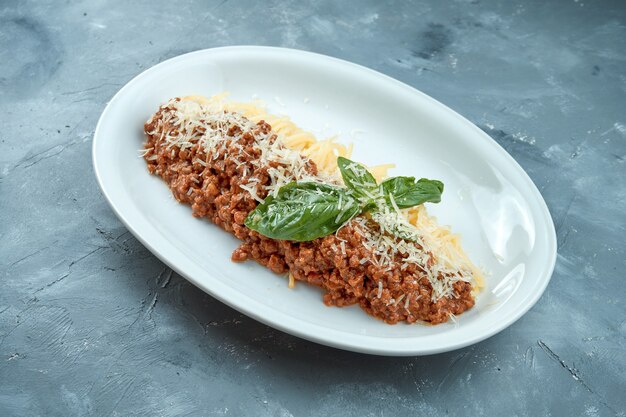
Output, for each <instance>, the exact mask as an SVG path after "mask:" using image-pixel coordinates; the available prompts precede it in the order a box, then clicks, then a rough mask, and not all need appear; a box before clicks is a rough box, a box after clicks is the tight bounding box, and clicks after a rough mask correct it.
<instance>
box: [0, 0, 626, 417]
mask: <svg viewBox="0 0 626 417" xmlns="http://www.w3.org/2000/svg"><path fill="white" fill-rule="evenodd" d="M234 44H262V45H275V46H285V47H291V48H300V49H305V50H310V51H315V52H320V53H324V54H328V55H332V56H336V57H340V58H343V59H347V60H350V61H354V62H357V63H359V64H363V65H366V66H368V67H370V68H373V69H375V70H378V71H381V72H383V73H385V74H388V75H390V76H392V77H395V78H397V79H399V80H401V81H403V82H406V83H408V84H410V85H412V86H414V87H416V88H418V89H420V90H422V91H424V92H426V93H427V94H429V95H431V96H433V97H435V98H437V99H438V100H440V101H442V102H443V103H446V104H447V105H449V106H450V107H452V108H453V109H455V110H457V111H458V112H460V113H461V114H463V115H465V116H466V117H468V118H469V119H470V120H472V121H473V122H475V123H476V124H477V125H478V126H480V127H481V128H482V129H484V130H485V131H486V132H487V133H488V134H489V135H491V136H492V137H493V138H494V140H496V141H497V142H498V143H500V144H501V145H502V146H504V147H505V148H506V149H507V150H508V151H509V152H510V153H511V154H512V155H513V157H515V159H516V160H517V161H519V163H520V164H521V165H522V166H523V167H524V168H525V169H526V170H527V172H528V173H529V174H530V176H531V177H532V179H533V180H534V181H535V183H536V184H537V186H538V188H539V189H540V190H541V192H542V193H543V196H544V197H545V199H546V201H547V203H548V206H549V208H550V210H551V212H552V215H553V217H554V221H555V224H556V227H557V231H558V241H559V255H558V262H557V266H556V270H555V273H554V276H553V278H552V282H551V283H550V286H549V287H548V289H547V291H546V293H545V294H544V296H543V298H542V299H541V300H540V301H539V303H538V304H537V305H536V306H535V307H534V308H533V309H532V310H531V311H530V312H529V313H528V314H527V315H526V316H524V317H523V318H522V319H521V320H520V321H519V322H517V323H516V324H515V325H513V326H511V327H510V328H509V329H507V330H505V331H503V332H502V333H500V334H498V335H497V336H494V337H492V338H490V339H489V340H486V341H484V342H482V343H479V344H477V345H475V346H472V347H468V348H466V349H462V350H459V351H456V352H451V353H448V354H442V355H436V356H431V357H422V358H384V357H375V356H367V355H359V354H354V353H349V352H343V351H339V350H335V349H332V348H327V347H323V346H319V345H316V344H313V343H309V342H306V341H303V340H300V339H297V338H295V337H292V336H289V335H286V334H283V333H281V332H279V331H275V330H273V329H271V328H268V327H266V326H264V325H261V324H259V323H257V322H255V321H253V320H251V319H249V318H247V317H244V316H242V315H240V314H239V313H238V312H236V311H234V310H232V309H230V308H228V307H226V306H224V305H222V304H221V303H219V302H217V301H215V300H213V299H212V298H211V297H209V296H207V295H205V294H204V293H202V292H201V291H199V290H198V289H196V288H194V287H193V286H192V285H190V284H189V283H187V282H186V281H185V280H184V279H182V278H181V277H179V276H177V275H176V274H172V273H171V272H170V271H169V270H168V269H167V268H165V267H164V265H163V264H162V263H161V262H159V261H158V260H157V259H156V258H155V257H154V256H152V255H151V254H150V253H149V252H148V251H147V250H146V249H145V248H144V247H143V246H142V245H141V244H140V243H139V242H138V241H137V240H135V239H134V238H133V237H132V236H131V235H130V234H129V233H128V232H127V231H126V229H125V228H124V227H123V226H122V224H121V223H120V222H119V221H118V220H117V219H116V218H115V216H114V215H113V213H112V212H111V210H110V209H109V208H108V206H107V204H106V202H105V201H104V198H103V197H102V195H101V194H100V192H99V190H98V187H97V185H96V181H95V178H94V175H93V173H92V167H91V140H92V135H93V131H94V127H95V124H96V122H97V120H98V117H99V116H100V113H101V111H102V110H103V108H104V106H105V104H106V102H107V101H108V100H109V99H110V98H111V97H112V95H113V94H114V93H115V92H116V91H117V90H118V89H119V88H120V87H121V86H122V85H124V84H125V83H126V82H127V81H128V80H130V79H131V78H132V77H133V76H135V75H136V74H138V73H139V72H141V71H142V70H144V69H146V68H148V67H150V66H152V65H154V64H156V63H158V62H160V61H162V60H164V59H166V58H170V57H173V56H176V55H179V54H181V53H184V52H189V51H193V50H196V49H202V48H210V47H215V46H223V45H234ZM625 68H626V3H624V2H620V1H614V2H608V1H593V0H573V1H548V2H544V1H529V2H520V1H512V2H508V1H507V2H497V1H492V0H487V1H483V0H474V1H457V2H439V1H434V0H430V1H426V2H415V3H409V2H389V3H388V4H383V2H377V1H373V0H369V1H363V2H357V1H354V2H336V1H317V2H311V3H310V4H305V2H296V1H285V2H274V1H270V2H249V1H234V0H232V1H220V2H216V1H207V2H200V1H196V2H190V3H188V4H184V5H183V4H179V2H175V1H169V2H165V1H136V2H127V1H119V0H118V1H109V2H89V1H63V2H61V1H57V2H54V1H17V0H4V1H2V2H1V3H0V114H1V116H0V120H1V122H2V126H1V129H0V140H1V142H0V416H34V415H54V416H82V415H98V416H106V415H113V416H133V415H154V416H180V415H189V416H196V415H207V416H221V415H232V416H240V415H251V416H330V415H332V416H404V415H407V416H409V415H410V416H418V415H427V416H430V417H436V416H447V415H457V416H458V415H466V416H482V415H485V416H487V415H493V416H577V415H583V416H589V417H595V416H611V415H621V416H624V415H626V381H625V374H626V360H625V358H626V351H625V347H626V338H625V333H626V313H625V304H624V298H625V295H626V291H625V290H624V285H625V284H626V283H625V274H624V269H625V267H626V264H625V260H626V247H625V244H624V234H625V232H626V230H625V223H626V186H625V182H626V165H625V160H626V69H625Z"/></svg>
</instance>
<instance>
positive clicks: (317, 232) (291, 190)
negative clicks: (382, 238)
mask: <svg viewBox="0 0 626 417" xmlns="http://www.w3.org/2000/svg"><path fill="white" fill-rule="evenodd" d="M337 165H338V166H339V171H340V172H341V176H342V178H343V181H344V183H345V184H346V188H340V187H336V186H332V185H327V184H319V183H315V182H292V183H289V184H287V185H285V186H283V187H281V188H280V189H279V190H278V193H277V195H276V196H275V197H272V196H270V197H268V198H266V199H265V201H264V202H263V203H261V204H259V205H258V206H257V207H256V208H255V209H254V210H253V211H252V212H251V213H250V214H249V215H248V217H247V218H246V221H245V225H246V226H247V227H248V228H250V229H252V230H256V231H257V232H259V233H260V234H262V235H264V236H267V237H269V238H272V239H279V240H294V241H299V242H304V241H309V240H313V239H317V238H319V237H323V236H328V235H330V234H332V233H334V232H336V231H337V230H338V229H339V228H340V227H341V226H342V225H343V224H345V223H346V222H348V221H349V220H351V219H352V218H354V217H355V216H357V215H359V214H362V213H364V212H368V211H372V212H380V210H381V205H386V206H388V207H390V208H393V206H394V204H395V206H397V207H398V208H400V209H402V208H408V207H413V206H417V205H420V204H423V203H425V202H431V203H438V202H439V201H441V193H442V192H443V183H442V182H441V181H437V180H429V179H426V178H421V179H420V180H418V181H415V178H413V177H393V178H389V179H387V180H385V181H383V183H382V184H377V183H376V179H375V178H374V176H373V175H372V174H371V173H370V172H369V171H368V170H367V169H366V168H365V167H364V166H363V165H361V164H359V163H357V162H354V161H351V160H349V159H347V158H343V157H339V158H338V159H337ZM394 234H396V233H394ZM397 235H398V237H401V238H404V236H403V235H402V234H400V233H398V234H397Z"/></svg>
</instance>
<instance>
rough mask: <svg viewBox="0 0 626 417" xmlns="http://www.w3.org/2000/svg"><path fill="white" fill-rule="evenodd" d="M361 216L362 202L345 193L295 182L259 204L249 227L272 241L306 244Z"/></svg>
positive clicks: (312, 184)
mask: <svg viewBox="0 0 626 417" xmlns="http://www.w3.org/2000/svg"><path fill="white" fill-rule="evenodd" d="M360 212H361V207H360V206H359V202H358V201H357V200H356V199H355V198H354V197H352V196H351V195H349V194H348V193H346V191H345V190H344V189H341V188H337V187H333V186H330V185H325V184H318V183H314V182H301V183H296V182H292V183H289V184H287V185H285V186H283V187H281V188H280V190H279V191H278V194H277V196H276V197H275V198H272V197H268V198H267V199H266V200H265V202H263V203H262V204H259V205H258V206H257V207H256V208H255V209H254V210H253V211H252V212H251V213H250V214H249V215H248V217H247V218H246V221H245V225H246V226H247V227H248V228H250V229H252V230H256V231H257V232H259V233H261V234H262V235H264V236H267V237H269V238H272V239H279V240H295V241H299V242H304V241H309V240H313V239H317V238H318V237H323V236H328V235H330V234H332V233H334V232H335V231H337V229H339V228H340V227H341V226H342V225H343V224H344V223H345V222H347V221H348V220H350V219H351V218H352V217H354V216H356V215H357V214H359V213H360Z"/></svg>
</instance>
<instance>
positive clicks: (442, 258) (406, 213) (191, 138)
mask: <svg viewBox="0 0 626 417" xmlns="http://www.w3.org/2000/svg"><path fill="white" fill-rule="evenodd" d="M226 96H227V94H226V93H223V94H219V95H216V96H213V97H211V98H205V97H201V96H189V97H184V98H182V99H173V100H170V101H169V102H168V103H167V104H165V105H164V106H162V107H161V109H162V110H167V109H170V111H163V112H162V118H161V119H159V120H158V123H157V127H156V128H155V131H153V132H148V133H150V134H152V135H154V134H155V133H158V134H160V135H161V139H162V140H164V141H165V142H166V143H167V147H168V148H173V147H174V146H176V147H178V148H180V150H185V149H188V148H191V147H192V146H194V145H195V144H196V143H199V144H200V145H201V146H202V147H203V148H204V150H205V151H206V154H207V158H209V157H213V158H217V157H218V156H220V155H223V156H230V157H232V158H234V160H235V161H237V155H242V153H245V152H246V151H245V149H243V147H242V146H241V145H239V144H238V143H236V141H226V140H224V138H225V137H226V136H227V131H228V129H229V128H230V127H231V126H233V125H237V126H239V127H240V129H241V132H240V133H239V134H238V135H241V134H243V133H245V132H246V131H250V130H252V129H253V128H254V127H255V125H256V123H258V122H259V121H261V120H264V121H266V122H267V123H268V124H270V125H271V127H272V130H271V131H270V132H269V133H268V134H267V135H266V137H258V135H257V138H256V139H257V140H255V141H254V143H253V145H252V146H253V148H254V149H255V150H257V151H259V152H260V158H259V159H258V160H254V161H253V162H252V163H253V164H255V165H256V166H259V167H262V166H266V167H267V166H269V167H270V168H268V169H267V174H268V176H269V177H270V181H271V184H270V185H268V186H266V187H265V189H266V190H267V191H268V195H274V196H275V195H276V194H277V193H278V190H279V189H280V188H281V187H282V186H283V185H286V184H288V183H290V182H292V181H314V182H323V183H330V184H335V185H338V184H341V183H342V180H341V176H340V174H339V172H338V168H337V157H338V156H344V157H349V156H350V154H351V152H352V145H349V146H345V145H342V144H340V143H337V142H336V138H335V137H331V138H328V139H325V140H320V141H318V140H317V139H316V138H315V136H314V135H313V134H312V133H310V132H307V131H304V130H302V129H300V128H299V127H298V126H296V124H295V123H293V122H292V121H291V120H290V119H289V118H288V117H285V116H283V117H278V116H273V115H270V114H268V113H267V112H266V111H265V109H264V108H263V106H262V104H261V103H260V102H258V101H257V102H253V103H239V102H234V101H226V100H225V98H226ZM172 109H173V110H172ZM150 121H151V120H150ZM150 121H149V122H150ZM165 124H170V125H171V126H173V127H174V128H173V129H164V128H163V126H164V125H165ZM274 134H276V135H277V138H276V139H275V140H273V141H272V140H270V137H271V136H272V135H274ZM238 135H236V137H237V136H238ZM148 151H149V149H148V150H145V151H144V152H148ZM172 152H174V149H172ZM309 160H312V161H313V162H315V164H316V165H317V167H318V170H319V172H318V175H316V176H313V175H311V174H310V173H309V170H308V169H307V163H308V161H309ZM194 162H197V163H199V164H201V165H204V166H206V162H205V161H202V160H201V159H199V158H196V159H195V160H194ZM272 163H274V164H272ZM276 163H278V164H276ZM392 167H393V165H391V164H386V165H380V166H377V167H369V168H368V169H369V170H370V172H372V174H373V175H374V176H375V178H376V180H377V181H379V182H380V181H381V180H382V179H384V178H385V177H386V176H387V170H388V169H390V168H392ZM348 169H350V167H348ZM246 174H247V175H250V174H251V173H245V172H244V175H243V176H244V177H247V183H246V184H241V185H240V187H241V188H242V189H243V190H245V191H247V192H248V193H249V194H250V196H251V197H252V198H254V199H255V200H257V201H259V202H263V201H264V200H263V199H262V198H261V197H260V196H259V195H258V191H259V190H258V183H259V182H260V180H259V179H258V178H255V177H253V176H247V175H246ZM362 185H363V186H364V187H365V186H368V187H371V186H375V184H362ZM190 191H191V190H190ZM364 192H365V190H364ZM370 194H371V193H370ZM368 197H370V198H372V199H374V200H380V199H381V198H384V197H383V196H382V195H368ZM391 203H392V206H393V207H391V208H390V207H388V205H387V204H380V205H379V208H380V210H378V211H376V212H374V213H371V214H367V215H365V216H358V217H356V218H354V219H353V220H352V224H353V226H354V227H355V230H357V232H358V233H360V234H361V235H363V236H364V238H365V240H364V242H363V245H364V246H365V247H366V249H368V250H370V251H371V253H372V256H371V258H369V259H368V258H363V259H361V260H360V261H359V263H360V264H361V265H364V264H366V263H368V262H371V263H372V264H374V265H376V266H378V267H381V268H383V269H384V270H389V271H390V270H392V269H393V268H394V267H399V268H400V270H402V271H404V270H406V269H407V268H408V267H409V266H410V265H414V266H415V268H416V269H419V270H420V271H421V272H422V273H423V274H424V275H425V276H426V277H427V278H428V281H429V283H430V285H431V287H432V297H431V298H432V301H433V302H436V301H437V300H439V299H441V298H443V297H454V296H455V292H454V287H453V285H454V283H455V282H458V281H465V282H471V283H472V284H473V290H474V292H477V291H478V290H479V289H480V288H482V287H483V286H484V280H483V273H482V271H481V270H480V269H479V268H478V267H476V266H475V265H474V264H473V263H472V261H471V260H470V259H469V257H468V256H467V254H466V253H465V252H464V251H463V248H462V247H461V242H460V237H459V236H458V235H455V234H453V233H452V232H451V231H450V228H449V227H444V226H440V225H439V224H438V223H437V220H436V218H434V217H432V216H429V215H428V213H427V211H426V208H425V207H424V206H423V205H421V206H418V207H413V208H410V209H405V210H400V209H399V208H398V206H397V205H396V204H395V202H394V201H393V198H391ZM340 204H341V202H340ZM345 209H346V210H347V209H348V207H346V208H345ZM394 235H395V236H394ZM396 236H401V238H398V237H396ZM336 249H337V250H338V251H341V253H342V254H344V256H345V254H346V248H345V242H344V241H341V242H340V244H339V248H336ZM293 285H294V280H293V277H292V276H291V275H290V287H291V286H293ZM377 285H378V289H377V294H376V296H377V298H381V297H382V295H383V291H384V288H383V282H382V280H379V281H378V282H377ZM397 297H398V298H397V299H393V298H392V299H390V300H389V301H388V305H392V304H395V305H399V304H400V303H403V306H404V308H405V309H408V307H409V303H410V301H411V299H413V300H415V301H417V300H418V299H419V298H420V297H421V295H419V294H416V295H414V294H401V295H399V296H397Z"/></svg>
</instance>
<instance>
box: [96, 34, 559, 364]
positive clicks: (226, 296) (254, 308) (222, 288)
mask: <svg viewBox="0 0 626 417" xmlns="http://www.w3.org/2000/svg"><path fill="white" fill-rule="evenodd" d="M232 51H236V52H237V53H241V54H246V53H263V54H267V55H271V54H278V55H280V54H292V55H294V56H297V57H298V58H299V59H310V60H324V61H327V62H332V63H333V64H335V65H339V66H343V67H344V68H348V69H351V70H353V71H355V72H356V73H359V72H360V73H367V74H369V75H370V76H375V77H378V78H381V79H383V80H385V81H386V82H390V83H393V84H395V85H396V86H399V87H401V88H403V89H405V90H407V91H408V92H410V93H411V94H415V95H418V96H420V97H421V98H422V99H426V100H427V101H428V102H429V103H430V104H431V105H433V106H436V107H438V108H439V110H440V111H444V112H446V113H447V114H448V115H449V116H450V117H454V118H456V119H457V120H458V121H460V122H462V123H463V124H464V125H465V126H466V127H467V128H468V129H470V130H473V131H474V133H476V134H478V135H479V136H481V137H482V139H483V140H484V141H487V142H488V143H489V145H490V146H491V150H492V151H494V152H497V153H498V154H499V157H503V158H505V159H507V160H508V162H510V164H511V169H512V170H514V171H515V172H514V173H515V175H520V176H521V179H522V180H523V181H524V183H525V184H526V186H527V188H526V189H525V190H524V191H525V192H524V195H528V193H530V194H531V195H532V196H533V197H534V199H535V200H536V201H534V202H533V204H536V206H535V208H536V209H538V211H539V212H540V214H541V220H543V221H544V222H545V224H546V226H547V228H548V230H545V232H546V236H545V237H546V244H547V247H548V250H549V255H548V259H547V262H546V263H545V264H544V265H543V268H542V270H541V279H540V280H538V285H535V292H534V293H533V294H532V295H531V296H530V297H528V298H527V299H525V301H524V304H523V307H522V308H520V309H519V310H517V311H515V313H513V314H509V316H508V317H506V320H503V321H501V322H498V323H496V324H495V325H493V326H492V327H490V328H489V329H488V330H485V331H483V332H482V333H478V334H475V335H474V336H473V337H469V338H465V339H462V340H451V341H449V343H447V344H443V345H438V346H412V345H410V344H409V345H407V343H406V340H407V339H386V338H382V337H375V336H362V335H354V334H352V335H349V337H348V338H347V339H342V337H344V338H345V337H346V334H345V333H344V332H341V331H339V330H335V329H330V328H324V327H322V326H319V325H317V324H312V323H306V325H302V322H301V321H300V320H298V319H293V318H291V317H289V316H287V315H284V314H282V313H279V312H277V311H276V310H272V309H271V308H268V307H266V306H265V305H262V304H260V303H258V302H254V299H253V298H251V297H249V296H247V295H245V294H243V293H241V292H239V291H237V290H235V289H234V288H229V287H228V286H226V285H224V284H222V283H221V282H219V281H218V280H213V282H212V285H207V284H206V283H204V282H201V281H200V280H198V279H197V278H195V277H194V274H193V273H189V269H193V266H188V267H187V268H184V267H181V266H180V265H178V264H177V263H176V262H174V261H173V260H172V259H170V258H171V256H170V257H168V256H167V255H166V254H164V253H163V252H164V250H165V249H166V248H167V249H172V247H171V245H168V244H167V242H159V241H152V240H151V239H150V237H149V236H148V235H150V234H151V232H150V230H148V229H145V228H142V227H141V226H138V225H136V224H135V222H133V221H132V220H130V219H129V216H130V213H129V212H128V211H127V209H126V208H124V206H123V204H122V202H118V201H115V200H114V199H112V198H111V195H110V192H108V188H107V187H108V184H106V183H105V182H104V180H103V175H102V169H103V166H102V165H101V164H102V162H101V159H100V155H98V144H99V143H100V141H103V140H104V139H102V138H101V134H100V132H101V131H102V129H103V126H104V124H105V123H107V122H108V115H109V113H110V112H111V109H112V108H114V107H115V106H116V103H117V102H118V101H119V100H120V98H121V97H122V96H123V95H124V94H125V92H126V91H128V90H129V89H131V88H132V86H133V85H134V84H136V83H137V82H139V81H140V80H141V79H142V78H144V77H146V76H148V75H149V74H151V73H153V72H156V71H159V70H160V69H163V68H166V67H167V66H168V65H172V64H173V63H177V62H183V61H185V60H187V59H190V58H193V57H194V56H195V55H205V54H206V55H215V56H219V54H220V53H230V52H232ZM92 163H93V168H94V172H95V175H96V179H97V182H98V185H99V187H100V189H101V191H102V193H103V195H104V196H105V198H106V200H107V202H108V204H109V206H110V207H111V208H112V210H113V212H114V213H115V214H116V216H117V217H118V218H119V219H120V220H121V221H122V223H123V224H124V225H125V226H126V228H127V229H128V230H129V231H130V232H131V233H132V234H133V235H134V236H135V237H136V238H137V239H138V240H139V241H140V242H141V243H142V244H143V245H144V246H146V248H148V249H149V250H150V252H152V253H153V254H154V255H155V256H157V257H158V258H159V259H160V260H161V261H162V262H164V263H165V264H166V265H168V267H170V268H171V269H172V270H174V271H176V272H177V273H179V274H180V275H181V276H183V277H184V278H186V279H187V280H189V281H190V282H191V283H193V284H194V285H196V286H197V287H199V288H200V289H202V290H203V291H205V292H206V293H208V294H210V295H211V296H213V297H215V298H216V299H218V300H220V301H221V302H223V303H225V304H227V305H229V306H231V307H233V308H234V309H236V310H238V311H240V312H242V313H243V314H246V315H247V316H249V317H252V318H254V319H255V320H258V321H260V322H262V323H265V324H267V325H269V326H271V327H274V328H276V329H279V330H281V331H284V332H286V333H289V334H292V335H295V336H298V337H301V338H303V339H307V340H310V341H313V342H317V343H320V344H324V345H327V346H332V347H336V348H340V349H345V350H350V351H355V352H361V353H369V354H378V355H387V356H413V355H428V354H434V353H441V352H447V351H451V350H455V349H459V348H462V347H465V346H469V345H472V344H474V343H477V342H480V341H482V340H485V339H487V338H489V337H491V336H493V335H495V334H496V333H499V332H500V331H502V330H504V329H505V328H507V327H508V326H510V325H511V324H513V323H514V322H516V321H517V320H518V319H519V318H521V317H522V316H523V315H524V314H525V313H526V312H527V311H528V310H529V309H530V308H531V307H532V306H534V305H535V304H536V302H537V301H538V300H539V298H540V297H541V295H542V294H543V292H544V291H545V289H546V287H547V285H548V283H549V281H550V279H551V276H552V273H553V270H554V266H555V262H556V254H557V243H556V232H555V229H554V223H553V221H552V217H551V215H550V212H549V210H548V207H547V205H546V203H545V200H544V199H543V197H542V196H541V193H540V192H539V190H538V189H537V187H536V186H535V184H534V183H533V182H532V180H531V179H530V177H529V176H528V174H527V173H526V172H525V171H524V170H523V168H522V167H521V166H520V165H519V164H518V163H517V161H515V159H514V158H513V157H512V156H511V155H509V154H508V153H507V152H506V151H505V150H504V149H503V148H502V147H501V146H500V145H499V144H498V143H497V142H495V141H494V140H493V139H492V138H491V137H489V136H488V135H487V134H486V133H484V132H483V131H482V130H480V129H479V128H478V127H477V126H475V125H474V124H473V123H472V122H470V121H469V120H467V119H466V118H464V117H463V116H461V115H460V114H458V113H457V112H455V111H454V110H452V109H450V108H449V107H447V106H445V105H444V104H442V103H440V102H439V101H437V100H435V99H434V98H432V97H430V96H428V95H426V94H424V93H422V92H421V91H419V90H417V89H415V88H413V87H411V86H409V85H407V84H404V83H402V82H400V81H398V80H396V79H394V78H391V77H389V76H387V75H385V74H382V73H379V72H377V71H374V70H372V69H370V68H367V67H363V66H361V65H358V64H355V63H351V62H348V61H344V60H341V59H338V58H333V57H330V56H326V55H321V54H316V53H312V52H306V51H301V50H295V49H288V48H279V47H267V46H247V45H245V46H227V47H220V48H210V49H203V50H198V51H194V52H190V53H186V54H183V55H179V56H176V57H173V58H170V59H168V60H165V61H163V62H160V63H158V64H156V65H154V66H152V67H150V68H148V69H146V70H145V71H143V72H141V73H140V74H139V75H137V76H135V77H134V78H133V79H132V80H130V81H129V82H128V83H127V84H125V85H124V86H123V87H122V88H121V89H120V90H119V91H118V92H117V93H116V94H115V95H114V96H113V98H112V99H111V100H110V101H109V102H108V103H107V105H106V107H105V109H104V111H103V112H102V115H101V116H100V119H99V120H98V124H97V126H96V129H95V132H94V139H93V144H92ZM168 246H170V247H169V248H168ZM242 297H243V298H245V299H247V300H248V301H252V303H250V304H248V305H244V303H242V302H241V299H242ZM300 326H301V328H305V329H307V326H308V329H307V330H301V329H300ZM376 339H382V340H381V341H378V342H376ZM373 342H374V343H373ZM372 343H373V344H372Z"/></svg>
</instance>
